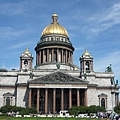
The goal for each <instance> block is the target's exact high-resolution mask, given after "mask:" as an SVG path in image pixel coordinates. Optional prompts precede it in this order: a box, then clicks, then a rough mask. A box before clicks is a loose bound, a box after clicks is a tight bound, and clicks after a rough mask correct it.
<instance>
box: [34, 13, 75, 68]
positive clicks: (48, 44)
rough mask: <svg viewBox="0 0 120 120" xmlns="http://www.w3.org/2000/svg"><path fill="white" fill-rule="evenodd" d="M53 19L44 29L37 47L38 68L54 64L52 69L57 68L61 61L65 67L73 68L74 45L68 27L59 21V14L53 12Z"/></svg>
mask: <svg viewBox="0 0 120 120" xmlns="http://www.w3.org/2000/svg"><path fill="white" fill-rule="evenodd" d="M52 19H53V22H52V23H51V24H50V25H49V26H47V27H46V28H45V29H44V30H43V32H42V34H41V38H40V41H39V42H38V44H37V46H36V47H35V51H36V59H37V60H36V68H38V69H43V68H44V67H45V66H46V65H47V66H48V67H50V66H52V67H50V69H51V68H53V69H55V68H56V64H57V63H60V64H62V65H63V66H64V67H63V68H65V69H71V65H72V64H73V52H74V47H73V46H72V43H71V42H70V40H69V36H68V33H67V31H66V29H65V28H64V27H62V26H61V25H60V24H59V23H58V15H57V14H53V16H52ZM53 64H54V66H53ZM68 66H69V67H68Z"/></svg>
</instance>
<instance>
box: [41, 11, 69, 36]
mask: <svg viewBox="0 0 120 120" xmlns="http://www.w3.org/2000/svg"><path fill="white" fill-rule="evenodd" d="M52 19H53V22H52V23H51V24H50V25H49V26H47V27H46V28H45V29H44V30H43V32H42V35H41V36H43V35H48V34H54V33H55V34H62V35H65V36H67V37H68V32H67V31H66V29H65V28H64V27H62V26H61V25H59V23H58V21H57V20H58V15H57V14H56V13H54V14H53V15H52Z"/></svg>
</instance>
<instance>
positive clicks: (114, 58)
mask: <svg viewBox="0 0 120 120" xmlns="http://www.w3.org/2000/svg"><path fill="white" fill-rule="evenodd" d="M119 63H120V51H116V52H111V53H109V54H107V55H106V56H104V57H102V58H97V59H95V60H94V66H95V67H94V69H95V71H103V72H104V71H105V70H106V67H107V66H109V65H110V64H112V68H113V72H114V73H115V76H116V78H117V79H118V78H119V79H120V76H119V70H120V66H118V65H119Z"/></svg>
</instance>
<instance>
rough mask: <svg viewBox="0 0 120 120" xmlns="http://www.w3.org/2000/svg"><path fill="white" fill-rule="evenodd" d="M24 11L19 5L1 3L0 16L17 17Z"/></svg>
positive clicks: (21, 5)
mask: <svg viewBox="0 0 120 120" xmlns="http://www.w3.org/2000/svg"><path fill="white" fill-rule="evenodd" d="M24 11H25V8H24V5H23V4H20V3H1V4H0V14H2V15H8V16H12V15H17V14H21V13H23V12H24Z"/></svg>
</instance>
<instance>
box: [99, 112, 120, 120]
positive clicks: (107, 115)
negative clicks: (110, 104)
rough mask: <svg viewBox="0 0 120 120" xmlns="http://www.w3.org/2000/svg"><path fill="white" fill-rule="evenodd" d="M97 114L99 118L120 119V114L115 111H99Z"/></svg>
mask: <svg viewBox="0 0 120 120" xmlns="http://www.w3.org/2000/svg"><path fill="white" fill-rule="evenodd" d="M97 116H98V118H108V120H119V118H120V116H119V114H116V113H114V112H111V113H103V112H98V113H97Z"/></svg>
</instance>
